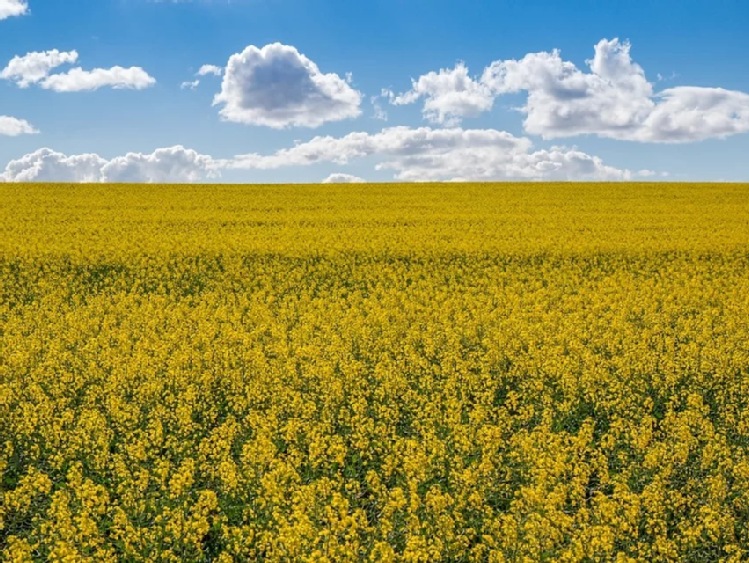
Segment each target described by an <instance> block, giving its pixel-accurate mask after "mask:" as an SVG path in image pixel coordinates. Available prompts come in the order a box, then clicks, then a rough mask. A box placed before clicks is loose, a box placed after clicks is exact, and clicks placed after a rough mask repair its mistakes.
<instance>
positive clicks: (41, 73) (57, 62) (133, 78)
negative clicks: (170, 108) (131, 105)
mask: <svg viewBox="0 0 749 563" xmlns="http://www.w3.org/2000/svg"><path fill="white" fill-rule="evenodd" d="M77 61H78V52H77V51H67V52H61V51H58V50H57V49H53V50H51V51H42V52H33V53H27V54H26V55H23V56H15V57H13V58H12V59H11V60H10V62H9V63H8V65H7V66H6V67H5V68H4V69H3V70H2V71H0V78H3V79H5V80H11V81H13V82H15V83H16V84H17V85H18V86H19V87H21V88H28V87H29V86H31V85H32V84H37V85H39V86H40V87H42V88H44V89H46V90H53V91H55V92H80V91H84V90H98V89H99V88H104V87H110V88H114V89H135V90H141V89H143V88H148V87H149V86H153V85H154V84H155V83H156V80H154V78H153V77H151V76H149V74H148V73H147V72H146V71H145V70H143V69H142V68H140V67H130V68H124V67H121V66H114V67H112V68H94V69H92V70H84V69H83V68H81V67H75V68H72V69H70V70H68V71H67V72H63V73H58V74H50V73H51V71H52V70H54V69H56V68H58V67H60V66H62V65H65V64H73V63H75V62H77Z"/></svg>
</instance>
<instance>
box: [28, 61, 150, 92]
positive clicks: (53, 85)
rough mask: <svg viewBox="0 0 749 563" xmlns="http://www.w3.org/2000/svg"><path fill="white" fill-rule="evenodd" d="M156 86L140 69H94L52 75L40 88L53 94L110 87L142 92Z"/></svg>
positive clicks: (74, 70) (80, 69) (78, 69)
mask: <svg viewBox="0 0 749 563" xmlns="http://www.w3.org/2000/svg"><path fill="white" fill-rule="evenodd" d="M154 84H156V80H155V79H154V78H153V77H151V76H149V74H148V73H147V72H146V71H145V70H143V69H142V68H140V67H137V66H134V67H130V68H123V67H121V66H114V67H112V68H95V69H92V70H83V69H82V68H80V67H76V68H72V69H70V70H69V71H68V72H65V73H62V74H53V75H51V76H48V77H47V78H45V79H44V80H43V81H42V83H41V86H42V88H44V89H46V90H54V91H55V92H82V91H84V90H86V91H88V90H98V89H99V88H104V87H110V88H114V89H115V90H124V89H128V90H143V89H144V88H148V87H149V86H153V85H154Z"/></svg>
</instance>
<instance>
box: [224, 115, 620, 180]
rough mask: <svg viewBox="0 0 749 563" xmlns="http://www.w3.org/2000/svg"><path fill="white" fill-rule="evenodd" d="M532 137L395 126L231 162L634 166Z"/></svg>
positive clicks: (587, 171) (513, 173)
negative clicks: (538, 144) (538, 145)
mask: <svg viewBox="0 0 749 563" xmlns="http://www.w3.org/2000/svg"><path fill="white" fill-rule="evenodd" d="M532 148H533V147H532V143H531V141H530V140H529V139H526V138H522V137H515V136H513V135H511V134H510V133H507V132H505V131H497V130H495V129H462V128H457V127H456V128H449V129H432V128H429V127H420V128H410V127H391V128H387V129H383V130H382V131H381V132H379V133H374V134H371V133H364V132H355V133H349V134H348V135H345V136H343V137H330V136H320V137H315V138H313V139H311V140H310V141H307V142H306V143H299V144H297V145H295V146H293V147H290V148H287V149H282V150H279V151H276V152H275V153H272V154H269V155H261V154H257V153H255V154H247V155H241V156H238V157H236V158H235V159H233V160H232V161H230V162H227V163H226V166H227V167H229V168H237V169H266V170H267V169H276V168H281V167H286V166H305V165H311V164H316V163H321V162H334V163H336V164H346V163H348V162H349V161H350V160H353V159H356V158H363V157H372V158H376V159H377V160H378V164H377V165H376V168H377V169H387V170H393V171H394V172H395V177H396V178H397V179H401V180H503V179H534V180H542V179H575V180H583V179H588V180H625V179H628V178H630V177H631V172H629V171H628V170H621V169H618V168H615V167H612V166H608V165H606V164H604V163H603V161H602V160H601V159H600V158H598V157H595V156H591V155H588V154H586V153H584V152H581V151H579V150H577V149H569V148H564V147H555V148H552V149H550V150H537V151H533V150H532Z"/></svg>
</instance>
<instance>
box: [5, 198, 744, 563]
mask: <svg viewBox="0 0 749 563" xmlns="http://www.w3.org/2000/svg"><path fill="white" fill-rule="evenodd" d="M747 557H749V186H747V185H716V184H708V185H697V184H670V185H665V184H556V185H554V184H441V185H428V184H424V185H422V184H411V185H338V186H335V185H327V186H122V185H97V186H72V185H34V186H31V185H27V186H17V185H0V560H2V561H32V560H35V561H46V560H50V561H70V562H77V561H96V562H98V561H220V562H229V561H254V560H267V561H290V562H296V561H301V562H303V561H310V562H312V561H330V562H334V561H335V562H337V561H412V562H415V561H423V562H431V561H493V562H500V561H517V562H520V561H528V562H531V561H533V562H535V561H619V562H628V561H676V560H679V561H719V560H720V561H741V560H746V558H747Z"/></svg>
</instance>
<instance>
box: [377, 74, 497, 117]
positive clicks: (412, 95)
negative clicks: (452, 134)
mask: <svg viewBox="0 0 749 563" xmlns="http://www.w3.org/2000/svg"><path fill="white" fill-rule="evenodd" d="M421 98H424V99H425V102H424V109H423V113H424V117H425V118H426V119H427V120H429V121H431V122H432V123H439V124H442V125H457V124H458V123H460V120H461V119H462V118H463V117H475V116H477V115H479V114H481V113H483V112H485V111H489V110H490V109H491V108H492V105H493V103H494V93H493V92H492V91H491V89H490V88H489V87H487V86H486V85H485V84H483V83H481V82H480V81H476V80H474V79H473V78H471V77H470V76H469V74H468V68H467V67H466V66H465V64H463V63H458V64H457V65H455V68H453V69H445V68H443V69H440V71H439V72H430V73H428V74H424V75H423V76H420V77H419V78H418V79H417V80H412V85H411V90H409V91H408V92H406V93H404V94H400V95H399V96H391V100H390V103H392V104H395V105H404V104H412V103H414V102H416V101H417V100H419V99H421Z"/></svg>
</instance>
